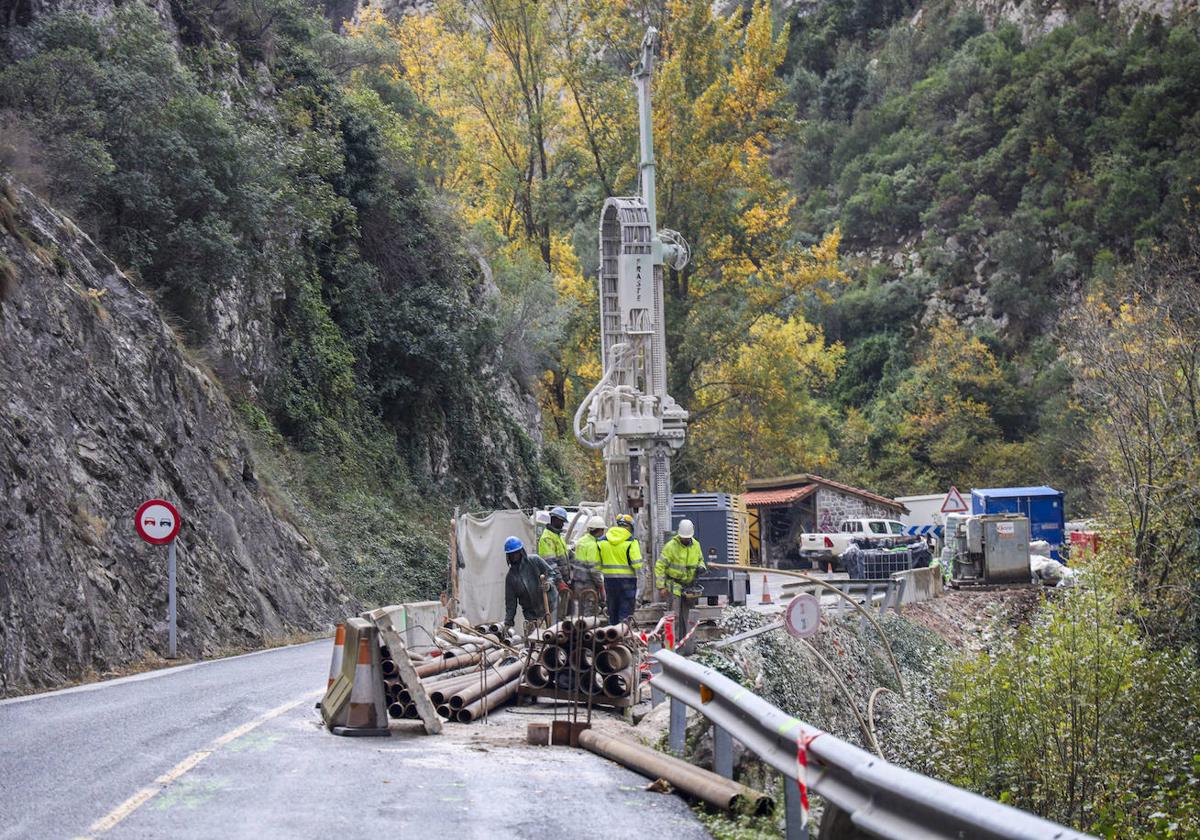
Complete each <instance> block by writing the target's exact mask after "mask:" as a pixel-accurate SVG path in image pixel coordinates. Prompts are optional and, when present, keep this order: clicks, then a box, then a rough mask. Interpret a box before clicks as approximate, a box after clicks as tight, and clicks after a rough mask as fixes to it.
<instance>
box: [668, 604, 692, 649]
mask: <svg viewBox="0 0 1200 840" xmlns="http://www.w3.org/2000/svg"><path fill="white" fill-rule="evenodd" d="M670 605H671V607H672V608H673V610H674V612H675V652H676V653H678V654H680V655H682V656H689V655H690V654H691V653H692V651H694V650H695V649H696V640H695V639H688V641H687V643H686V644H683V643H682V640H683V637H684V636H686V635H687V632H688V608H689V607H690V606H691V599H690V598H688V597H686V596H684V595H672V596H671V602H670Z"/></svg>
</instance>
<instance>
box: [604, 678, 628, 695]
mask: <svg viewBox="0 0 1200 840" xmlns="http://www.w3.org/2000/svg"><path fill="white" fill-rule="evenodd" d="M630 685H631V682H630V679H629V674H628V673H625V674H609V675H608V676H606V677H605V678H604V696H605V697H628V696H629V689H630Z"/></svg>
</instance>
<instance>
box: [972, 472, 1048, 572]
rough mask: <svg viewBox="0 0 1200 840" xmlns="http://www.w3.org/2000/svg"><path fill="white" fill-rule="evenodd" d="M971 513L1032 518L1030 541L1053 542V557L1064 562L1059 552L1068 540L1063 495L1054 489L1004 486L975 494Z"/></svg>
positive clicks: (974, 492) (973, 493) (978, 491)
mask: <svg viewBox="0 0 1200 840" xmlns="http://www.w3.org/2000/svg"><path fill="white" fill-rule="evenodd" d="M971 513H1022V514H1024V515H1025V516H1027V517H1028V518H1029V538H1030V539H1031V540H1045V541H1046V542H1048V543H1050V549H1051V551H1050V554H1051V556H1052V557H1054V559H1055V560H1059V561H1061V560H1062V557H1061V556H1059V550H1060V549H1061V548H1062V544H1063V541H1064V540H1065V539H1066V517H1065V515H1064V513H1063V494H1062V492H1061V491H1059V490H1055V489H1054V488H1053V487H1000V488H996V489H992V490H972V491H971Z"/></svg>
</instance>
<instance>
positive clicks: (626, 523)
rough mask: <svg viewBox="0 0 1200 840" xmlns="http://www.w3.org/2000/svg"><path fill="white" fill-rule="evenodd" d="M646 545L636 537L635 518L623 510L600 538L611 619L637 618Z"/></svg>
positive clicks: (602, 567)
mask: <svg viewBox="0 0 1200 840" xmlns="http://www.w3.org/2000/svg"><path fill="white" fill-rule="evenodd" d="M641 568H642V547H641V546H640V545H638V541H637V540H635V539H634V538H633V517H632V516H630V515H629V514H627V513H623V514H621V515H620V516H618V517H617V524H616V525H614V526H613V527H612V528H609V529H608V532H607V533H606V534H605V535H604V539H603V540H601V541H600V572H601V574H603V575H604V591H605V596H606V597H607V600H608V621H609V623H610V624H620V623H621V622H622V621H628V620H629V619H630V618H632V617H633V607H634V604H635V603H636V602H637V576H638V571H639V570H640V569H641Z"/></svg>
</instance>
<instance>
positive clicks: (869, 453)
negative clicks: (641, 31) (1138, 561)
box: [781, 2, 1200, 505]
mask: <svg viewBox="0 0 1200 840" xmlns="http://www.w3.org/2000/svg"><path fill="white" fill-rule="evenodd" d="M917 6H918V4H912V3H865V2H861V3H860V2H854V3H852V2H840V3H837V2H835V3H829V4H825V5H823V6H822V8H821V9H820V10H819V11H818V12H816V13H814V14H813V15H811V16H803V15H798V16H797V17H795V18H794V19H793V20H792V27H791V30H790V41H789V52H788V57H787V59H786V60H785V62H784V66H783V68H782V72H784V73H786V74H787V75H788V79H789V97H790V99H791V101H792V102H793V103H794V104H795V106H796V109H797V115H798V117H799V118H800V120H801V122H800V124H799V128H798V130H797V132H796V134H795V135H794V136H793V137H791V138H789V139H788V140H787V141H785V142H784V143H783V144H782V151H781V158H782V159H783V162H784V164H785V166H786V170H787V173H788V175H789V177H790V178H791V180H792V185H793V189H794V190H795V193H796V196H797V200H798V202H800V204H799V208H798V213H797V216H798V222H797V230H798V232H800V233H801V234H802V235H807V236H809V237H812V236H813V235H814V232H819V231H822V230H825V229H829V228H831V227H833V226H839V227H840V229H841V230H842V232H843V235H844V237H845V239H844V252H845V254H844V255H845V257H846V258H847V259H846V265H847V271H848V273H849V274H850V276H851V278H852V280H851V282H850V283H849V284H848V285H846V286H845V287H843V289H842V290H840V291H838V292H835V298H836V300H835V301H833V302H831V303H830V302H817V303H815V304H814V305H812V306H810V307H809V313H810V315H811V317H812V318H813V319H814V320H816V321H817V322H818V323H821V324H822V325H823V326H824V329H825V334H826V337H827V339H829V340H837V341H841V342H842V343H844V345H845V347H846V359H845V364H844V365H843V367H842V368H841V370H840V371H839V374H838V377H837V381H836V382H835V384H834V386H833V388H832V389H831V396H832V397H833V399H834V400H835V401H836V403H837V404H838V406H839V408H840V409H841V411H843V412H845V416H846V418H847V419H846V425H845V427H844V431H843V434H842V436H841V438H840V444H841V452H840V454H841V465H842V467H843V469H846V470H848V471H850V474H852V475H854V476H856V477H857V478H859V479H860V480H867V481H870V480H872V479H873V480H875V481H877V482H879V483H880V484H881V485H883V486H885V487H887V488H889V489H891V490H893V491H901V490H906V489H912V490H921V491H927V492H933V491H936V490H937V489H939V488H941V487H943V486H944V485H945V484H946V483H948V482H949V481H951V480H956V479H957V480H958V481H959V483H960V484H964V483H974V484H977V485H978V484H989V485H997V484H1003V483H1009V482H1016V483H1037V482H1041V481H1046V482H1048V483H1052V484H1057V485H1061V486H1064V487H1065V488H1067V489H1068V490H1071V491H1078V492H1077V493H1075V494H1073V499H1072V500H1073V501H1075V502H1077V503H1078V504H1081V505H1085V504H1087V503H1089V502H1093V501H1095V500H1094V499H1089V498H1087V496H1086V494H1085V493H1083V492H1082V491H1083V488H1084V486H1085V484H1086V482H1087V472H1086V465H1085V464H1084V463H1083V462H1084V461H1085V458H1084V457H1083V455H1082V453H1081V452H1080V450H1079V449H1078V448H1077V446H1076V445H1075V444H1076V443H1077V441H1078V438H1077V435H1076V432H1077V430H1079V429H1080V428H1081V426H1083V425H1084V423H1085V420H1086V418H1084V417H1082V416H1081V415H1080V414H1079V413H1078V410H1077V408H1076V406H1075V405H1074V404H1073V402H1072V398H1071V387H1070V384H1071V375H1070V372H1069V371H1068V369H1067V366H1066V365H1065V364H1064V360H1063V356H1062V346H1063V341H1064V338H1065V337H1066V336H1065V335H1064V332H1063V329H1062V328H1063V322H1064V321H1065V319H1066V317H1067V316H1068V315H1070V314H1072V313H1073V312H1074V311H1075V310H1076V309H1077V308H1078V307H1080V306H1081V304H1082V303H1083V301H1084V297H1085V295H1086V293H1087V292H1089V291H1090V292H1099V291H1102V290H1104V289H1105V288H1109V287H1112V285H1113V284H1112V282H1111V281H1112V280H1113V278H1114V277H1115V276H1116V275H1118V274H1119V273H1120V272H1121V270H1122V267H1123V266H1127V265H1129V264H1131V263H1132V262H1133V261H1135V259H1137V257H1138V256H1139V255H1145V254H1146V253H1148V252H1150V251H1152V250H1154V249H1160V248H1163V247H1172V246H1178V244H1179V243H1180V242H1181V241H1182V239H1183V236H1184V234H1185V231H1186V229H1187V222H1186V220H1187V219H1188V218H1189V216H1190V214H1191V212H1192V209H1191V208H1192V205H1193V203H1194V199H1195V198H1196V195H1197V193H1196V189H1197V185H1198V184H1200V154H1198V152H1200V120H1198V118H1197V110H1196V106H1197V104H1198V103H1200V41H1198V40H1197V29H1196V21H1195V19H1191V18H1188V19H1181V20H1177V21H1170V22H1167V21H1164V20H1163V19H1162V18H1160V17H1157V16H1143V17H1140V18H1139V17H1130V16H1129V15H1127V14H1126V15H1121V14H1120V10H1119V6H1114V7H1113V10H1112V12H1111V14H1110V16H1109V17H1107V18H1106V17H1099V16H1097V15H1096V14H1095V13H1094V12H1089V11H1087V10H1086V9H1082V10H1080V11H1079V13H1077V14H1075V15H1073V16H1072V18H1071V19H1070V21H1069V22H1068V23H1066V24H1065V25H1062V26H1059V27H1057V28H1052V29H1051V30H1050V31H1049V32H1048V33H1047V34H1045V35H1041V36H1033V37H1030V38H1029V39H1028V40H1022V33H1021V31H1020V30H1019V29H1018V28H1017V26H1015V25H1013V24H1006V25H1001V26H999V27H998V28H996V29H993V30H988V29H986V27H985V25H984V21H983V18H982V17H981V16H980V15H979V14H978V13H976V12H974V11H973V10H972V8H971V7H970V6H969V5H966V4H954V3H940V2H938V3H926V4H924V5H923V6H921V7H920V10H919V13H918V12H917ZM1067 341H1068V343H1069V338H1067Z"/></svg>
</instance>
